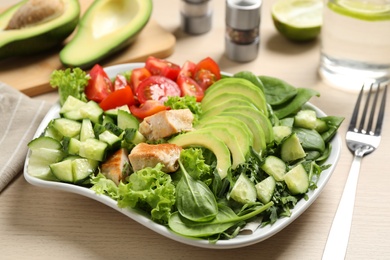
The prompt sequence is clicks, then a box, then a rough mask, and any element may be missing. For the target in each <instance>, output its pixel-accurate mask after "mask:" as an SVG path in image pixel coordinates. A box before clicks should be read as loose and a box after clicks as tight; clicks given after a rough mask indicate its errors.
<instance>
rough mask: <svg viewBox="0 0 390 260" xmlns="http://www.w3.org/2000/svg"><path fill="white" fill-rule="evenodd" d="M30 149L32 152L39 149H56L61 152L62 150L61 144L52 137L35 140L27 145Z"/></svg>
mask: <svg viewBox="0 0 390 260" xmlns="http://www.w3.org/2000/svg"><path fill="white" fill-rule="evenodd" d="M27 146H28V148H30V149H31V150H36V149H38V148H47V149H55V150H60V149H61V148H62V145H61V143H60V142H59V141H58V140H56V139H54V138H51V137H48V136H41V137H38V138H35V139H33V140H32V141H30V142H29V143H28V144H27Z"/></svg>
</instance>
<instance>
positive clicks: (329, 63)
mask: <svg viewBox="0 0 390 260" xmlns="http://www.w3.org/2000/svg"><path fill="white" fill-rule="evenodd" d="M323 15H324V16H323V25H322V28H321V60H320V68H319V73H320V75H321V77H322V78H323V79H324V81H325V82H327V83H328V84H329V85H331V86H334V87H337V88H341V89H344V90H349V91H353V92H354V91H358V90H359V89H360V88H361V86H362V84H363V83H371V82H382V81H389V78H390V0H327V2H326V4H325V6H324V14H323Z"/></svg>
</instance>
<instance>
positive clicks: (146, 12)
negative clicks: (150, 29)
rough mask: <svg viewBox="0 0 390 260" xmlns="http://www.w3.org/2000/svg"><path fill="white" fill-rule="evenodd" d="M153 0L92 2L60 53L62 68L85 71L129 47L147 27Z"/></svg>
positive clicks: (102, 0) (101, 0)
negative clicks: (74, 68) (71, 37)
mask: <svg viewBox="0 0 390 260" xmlns="http://www.w3.org/2000/svg"><path fill="white" fill-rule="evenodd" d="M151 14H152V0H115V1H112V0H99V1H94V2H93V3H92V5H91V6H90V7H89V8H88V9H87V11H86V13H85V14H84V15H83V17H82V18H81V19H80V22H79V25H78V30H77V32H76V35H75V36H74V37H73V39H72V40H71V41H70V42H69V43H68V44H67V45H66V46H65V48H63V49H62V50H61V52H60V60H61V62H62V64H63V65H64V66H67V67H80V68H83V69H87V68H90V67H92V66H93V65H95V64H96V63H98V62H100V61H101V60H103V59H105V58H107V57H108V56H110V55H112V54H114V53H116V52H118V51H119V50H121V49H123V48H125V47H127V46H128V45H130V44H131V43H132V42H133V41H134V40H135V39H136V37H137V36H138V34H139V33H140V32H141V31H142V29H143V28H144V27H145V25H146V24H147V23H148V21H149V18H150V16H151Z"/></svg>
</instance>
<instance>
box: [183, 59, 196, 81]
mask: <svg viewBox="0 0 390 260" xmlns="http://www.w3.org/2000/svg"><path fill="white" fill-rule="evenodd" d="M195 67H196V63H195V62H192V61H189V60H187V61H186V62H184V64H183V66H181V70H180V73H179V76H186V77H190V78H192V77H193V76H194V72H195Z"/></svg>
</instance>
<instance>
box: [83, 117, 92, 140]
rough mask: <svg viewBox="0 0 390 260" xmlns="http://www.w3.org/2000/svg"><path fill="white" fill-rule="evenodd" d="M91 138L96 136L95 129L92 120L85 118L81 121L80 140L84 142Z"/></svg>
mask: <svg viewBox="0 0 390 260" xmlns="http://www.w3.org/2000/svg"><path fill="white" fill-rule="evenodd" d="M89 138H95V132H94V131H93V126H92V122H91V120H90V119H88V118H84V119H83V121H82V122H81V129H80V141H81V142H84V141H85V140H87V139H89Z"/></svg>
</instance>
